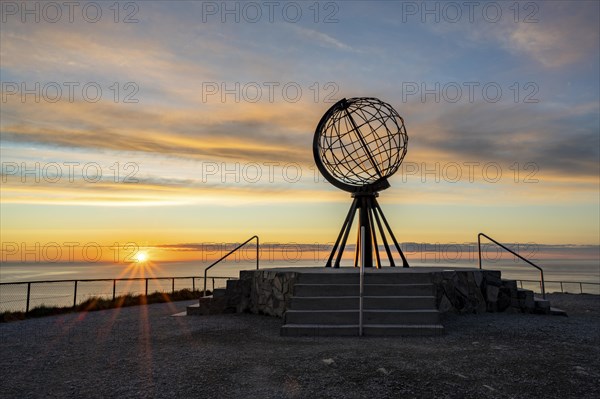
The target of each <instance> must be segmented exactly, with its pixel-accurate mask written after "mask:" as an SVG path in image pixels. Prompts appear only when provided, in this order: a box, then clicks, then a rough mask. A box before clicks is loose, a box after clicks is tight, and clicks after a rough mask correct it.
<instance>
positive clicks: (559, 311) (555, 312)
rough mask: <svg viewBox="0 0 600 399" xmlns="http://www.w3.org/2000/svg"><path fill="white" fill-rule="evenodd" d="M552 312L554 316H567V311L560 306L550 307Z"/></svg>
mask: <svg viewBox="0 0 600 399" xmlns="http://www.w3.org/2000/svg"><path fill="white" fill-rule="evenodd" d="M550 314H551V315H553V316H567V312H565V311H564V310H562V309H559V308H550Z"/></svg>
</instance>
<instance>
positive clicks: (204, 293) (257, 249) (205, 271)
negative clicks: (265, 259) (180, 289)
mask: <svg viewBox="0 0 600 399" xmlns="http://www.w3.org/2000/svg"><path fill="white" fill-rule="evenodd" d="M255 238H256V270H258V268H259V267H258V262H259V259H260V257H259V254H258V252H259V247H260V242H259V238H258V236H252V237H250V238H248V239H247V240H246V241H244V242H243V243H241V244H240V245H238V246H237V247H235V248H234V249H232V250H231V251H229V252H228V253H227V254H225V256H222V257H221V258H220V259H219V260H217V261H215V262H213V263H212V264H211V265H210V266H208V267H206V268H205V269H204V291H203V292H202V295H203V296H206V274H207V273H208V270H209V269H211V268H212V267H213V266H215V265H216V264H217V263H219V262H221V261H222V260H223V259H225V258H226V257H228V256H229V255H231V254H232V253H234V252H235V251H237V250H238V249H240V248H241V247H243V246H244V245H246V244H248V243H249V242H250V241H252V240H254V239H255Z"/></svg>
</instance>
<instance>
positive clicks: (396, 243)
mask: <svg viewBox="0 0 600 399" xmlns="http://www.w3.org/2000/svg"><path fill="white" fill-rule="evenodd" d="M373 202H374V203H375V207H376V209H377V210H378V211H379V213H380V214H381V219H383V223H384V224H385V227H386V228H387V230H388V232H389V233H390V237H391V238H392V242H393V243H394V245H395V246H396V249H397V250H398V253H399V254H400V257H401V258H402V267H409V266H408V261H407V260H406V257H404V253H403V252H402V249H400V245H399V244H398V241H397V240H396V237H395V236H394V232H393V231H392V228H391V227H390V224H389V223H388V221H387V219H386V218H385V215H384V214H383V211H382V210H381V207H380V206H379V203H378V202H377V200H376V199H375V198H373Z"/></svg>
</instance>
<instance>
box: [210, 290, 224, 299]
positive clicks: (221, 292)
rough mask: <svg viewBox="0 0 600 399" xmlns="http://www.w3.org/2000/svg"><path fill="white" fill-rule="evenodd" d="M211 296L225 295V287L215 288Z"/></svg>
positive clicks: (220, 296) (219, 296)
mask: <svg viewBox="0 0 600 399" xmlns="http://www.w3.org/2000/svg"><path fill="white" fill-rule="evenodd" d="M212 296H213V298H222V297H225V296H227V289H225V288H215V290H214V291H213V295H212Z"/></svg>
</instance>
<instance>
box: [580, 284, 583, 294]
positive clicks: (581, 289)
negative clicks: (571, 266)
mask: <svg viewBox="0 0 600 399" xmlns="http://www.w3.org/2000/svg"><path fill="white" fill-rule="evenodd" d="M579 292H580V293H581V294H583V284H581V283H579Z"/></svg>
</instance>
